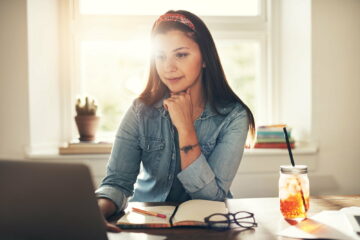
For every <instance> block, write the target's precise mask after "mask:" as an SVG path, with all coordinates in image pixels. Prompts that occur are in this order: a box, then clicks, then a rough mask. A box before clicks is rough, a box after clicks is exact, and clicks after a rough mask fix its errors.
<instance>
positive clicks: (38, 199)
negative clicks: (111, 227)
mask: <svg viewBox="0 0 360 240" xmlns="http://www.w3.org/2000/svg"><path fill="white" fill-rule="evenodd" d="M0 239H37V240H40V239H52V240H56V239H96V240H102V239H107V237H106V230H105V225H104V222H103V220H102V217H101V213H100V211H99V208H98V205H97V202H96V197H95V194H94V187H93V184H92V180H91V176H90V172H89V169H88V168H87V167H86V166H85V165H82V164H61V163H50V162H31V161H1V160H0Z"/></svg>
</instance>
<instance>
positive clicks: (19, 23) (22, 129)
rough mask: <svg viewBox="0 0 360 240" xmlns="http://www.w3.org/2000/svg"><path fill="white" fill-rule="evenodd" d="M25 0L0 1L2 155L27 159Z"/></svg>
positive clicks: (0, 136) (0, 122) (0, 151)
mask: <svg viewBox="0 0 360 240" xmlns="http://www.w3.org/2000/svg"><path fill="white" fill-rule="evenodd" d="M27 50H28V48H27V13H26V1H23V0H2V1H0V53H1V54H0V158H11V159H12V158H24V155H25V154H24V149H25V146H27V145H28V144H29V105H28V89H29V84H28V51H27Z"/></svg>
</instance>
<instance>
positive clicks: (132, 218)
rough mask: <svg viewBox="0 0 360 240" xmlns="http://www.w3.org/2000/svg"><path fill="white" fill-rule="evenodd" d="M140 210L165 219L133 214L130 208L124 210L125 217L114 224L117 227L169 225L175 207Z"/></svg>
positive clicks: (152, 207) (155, 207)
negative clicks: (163, 216) (153, 213)
mask: <svg viewBox="0 0 360 240" xmlns="http://www.w3.org/2000/svg"><path fill="white" fill-rule="evenodd" d="M139 208H140V209H143V210H146V211H151V212H156V213H160V214H164V215H166V218H160V217H155V216H149V215H146V214H142V213H138V212H134V211H132V210H131V207H129V208H128V209H126V210H125V215H124V216H122V217H121V218H120V219H119V220H118V221H117V223H116V224H118V225H159V224H161V225H164V226H165V225H169V224H170V222H169V220H170V217H171V215H172V213H173V212H174V210H175V206H151V207H139Z"/></svg>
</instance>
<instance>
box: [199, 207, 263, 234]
mask: <svg viewBox="0 0 360 240" xmlns="http://www.w3.org/2000/svg"><path fill="white" fill-rule="evenodd" d="M204 221H205V223H206V224H207V225H208V227H209V228H211V229H214V230H220V231H222V230H227V229H230V224H232V223H235V224H236V225H238V226H239V227H242V228H246V229H248V228H253V227H257V223H256V222H255V217H254V214H253V213H251V212H245V211H240V212H237V213H228V214H222V213H214V214H212V215H210V216H208V217H206V218H204Z"/></svg>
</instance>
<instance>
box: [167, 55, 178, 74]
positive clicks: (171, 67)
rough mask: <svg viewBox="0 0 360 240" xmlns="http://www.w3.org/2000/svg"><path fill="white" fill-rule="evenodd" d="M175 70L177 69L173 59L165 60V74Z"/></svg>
mask: <svg viewBox="0 0 360 240" xmlns="http://www.w3.org/2000/svg"><path fill="white" fill-rule="evenodd" d="M176 69H177V67H176V63H175V61H174V59H172V58H167V59H166V60H165V63H164V70H165V72H174V71H176Z"/></svg>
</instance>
